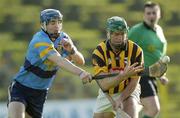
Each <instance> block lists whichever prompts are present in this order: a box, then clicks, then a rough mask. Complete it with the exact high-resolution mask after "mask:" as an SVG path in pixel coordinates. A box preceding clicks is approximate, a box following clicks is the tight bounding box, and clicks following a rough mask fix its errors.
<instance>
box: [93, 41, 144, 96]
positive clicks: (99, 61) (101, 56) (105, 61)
mask: <svg viewBox="0 0 180 118" xmlns="http://www.w3.org/2000/svg"><path fill="white" fill-rule="evenodd" d="M135 62H138V63H139V64H142V63H143V52H142V49H141V48H140V47H139V46H138V45H137V44H135V43H134V42H132V41H130V40H128V41H127V43H126V45H125V46H124V49H123V50H122V51H120V52H119V53H115V52H113V50H112V48H111V46H110V43H109V41H108V40H105V41H103V42H101V43H100V44H99V45H98V46H97V47H96V49H95V50H94V51H93V55H92V63H93V67H94V73H95V75H97V74H99V73H101V72H103V73H111V72H115V71H116V72H117V71H123V70H124V68H125V66H126V64H127V63H128V64H130V65H132V64H133V63H135ZM137 78H139V76H132V77H130V78H128V79H127V80H124V81H122V82H121V83H119V85H118V86H115V87H113V88H110V89H109V90H108V91H107V92H109V94H113V93H118V92H121V91H122V90H124V89H125V87H126V86H127V85H128V83H129V81H131V79H137Z"/></svg>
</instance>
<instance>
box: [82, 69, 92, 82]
mask: <svg viewBox="0 0 180 118" xmlns="http://www.w3.org/2000/svg"><path fill="white" fill-rule="evenodd" d="M79 76H80V78H81V79H82V83H83V84H87V83H90V82H91V81H92V76H91V74H90V73H88V72H86V71H83V72H81V73H80V75H79Z"/></svg>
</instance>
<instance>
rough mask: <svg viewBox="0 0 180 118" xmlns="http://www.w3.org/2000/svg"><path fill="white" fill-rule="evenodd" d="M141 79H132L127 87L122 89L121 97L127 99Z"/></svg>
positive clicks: (122, 99)
mask: <svg viewBox="0 0 180 118" xmlns="http://www.w3.org/2000/svg"><path fill="white" fill-rule="evenodd" d="M138 82H139V80H138V79H137V80H131V81H130V83H129V84H128V85H127V86H126V88H125V89H124V90H123V91H122V93H121V95H120V98H119V99H121V101H124V100H126V99H127V98H128V97H129V96H130V95H131V94H132V93H133V91H134V90H135V89H136V87H137V85H138Z"/></svg>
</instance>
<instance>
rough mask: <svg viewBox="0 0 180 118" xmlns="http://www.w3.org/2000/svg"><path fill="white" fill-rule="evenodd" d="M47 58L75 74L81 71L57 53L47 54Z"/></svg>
mask: <svg viewBox="0 0 180 118" xmlns="http://www.w3.org/2000/svg"><path fill="white" fill-rule="evenodd" d="M48 59H49V60H51V61H52V62H54V63H56V64H57V65H58V66H59V67H61V68H64V69H65V70H67V71H69V72H71V73H73V74H75V75H80V73H81V72H82V71H83V69H81V68H79V67H77V66H76V65H74V64H73V63H71V62H70V61H69V60H67V59H66V58H63V57H61V56H60V55H59V54H58V53H56V54H53V55H52V56H49V57H48Z"/></svg>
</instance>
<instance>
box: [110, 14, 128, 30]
mask: <svg viewBox="0 0 180 118" xmlns="http://www.w3.org/2000/svg"><path fill="white" fill-rule="evenodd" d="M128 29H129V28H128V26H127V23H126V21H125V20H124V18H121V17H118V16H113V17H111V18H108V19H107V31H108V32H110V33H111V32H128Z"/></svg>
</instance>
